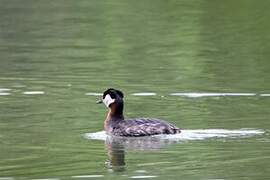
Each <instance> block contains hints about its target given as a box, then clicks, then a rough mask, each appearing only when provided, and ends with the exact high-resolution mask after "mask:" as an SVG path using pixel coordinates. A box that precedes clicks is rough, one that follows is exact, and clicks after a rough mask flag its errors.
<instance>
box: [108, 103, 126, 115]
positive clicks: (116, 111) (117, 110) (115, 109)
mask: <svg viewBox="0 0 270 180" xmlns="http://www.w3.org/2000/svg"><path fill="white" fill-rule="evenodd" d="M110 109H111V111H110V115H111V117H112V118H117V119H124V115H123V110H124V103H123V101H122V100H121V101H117V102H115V103H113V104H112V105H111V107H110Z"/></svg>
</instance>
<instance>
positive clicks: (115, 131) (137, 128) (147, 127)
mask: <svg viewBox="0 0 270 180" xmlns="http://www.w3.org/2000/svg"><path fill="white" fill-rule="evenodd" d="M109 133H110V134H112V135H116V136H133V137H138V136H151V135H157V134H176V133H180V129H179V128H177V127H176V126H174V125H172V124H170V123H167V122H165V121H163V120H159V119H150V118H139V119H127V120H121V121H119V122H117V123H112V128H111V132H109Z"/></svg>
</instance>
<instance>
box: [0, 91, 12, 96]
mask: <svg viewBox="0 0 270 180" xmlns="http://www.w3.org/2000/svg"><path fill="white" fill-rule="evenodd" d="M8 95H10V93H7V92H0V96H8Z"/></svg>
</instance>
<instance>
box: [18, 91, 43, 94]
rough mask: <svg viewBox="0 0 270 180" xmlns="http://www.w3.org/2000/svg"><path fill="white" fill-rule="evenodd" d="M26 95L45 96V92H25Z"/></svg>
mask: <svg viewBox="0 0 270 180" xmlns="http://www.w3.org/2000/svg"><path fill="white" fill-rule="evenodd" d="M23 94H25V95H39V94H45V92H44V91H25V92H23Z"/></svg>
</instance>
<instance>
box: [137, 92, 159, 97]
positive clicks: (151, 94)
mask: <svg viewBox="0 0 270 180" xmlns="http://www.w3.org/2000/svg"><path fill="white" fill-rule="evenodd" d="M132 95H133V96H156V95H157V93H154V92H140V93H132Z"/></svg>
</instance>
